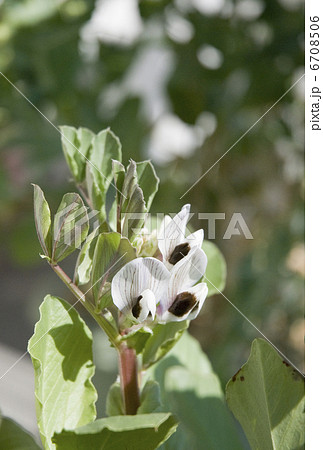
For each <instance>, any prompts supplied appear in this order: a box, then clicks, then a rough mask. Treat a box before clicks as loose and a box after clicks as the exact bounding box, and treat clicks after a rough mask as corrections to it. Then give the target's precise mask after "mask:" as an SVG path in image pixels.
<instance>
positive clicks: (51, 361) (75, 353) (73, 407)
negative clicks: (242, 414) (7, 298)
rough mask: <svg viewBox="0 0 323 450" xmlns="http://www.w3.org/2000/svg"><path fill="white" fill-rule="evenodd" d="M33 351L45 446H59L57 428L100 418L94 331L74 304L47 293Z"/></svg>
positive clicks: (36, 393)
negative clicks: (53, 440)
mask: <svg viewBox="0 0 323 450" xmlns="http://www.w3.org/2000/svg"><path fill="white" fill-rule="evenodd" d="M28 351H29V354H30V356H31V359H32V362H33V366H34V370H35V395H36V411H37V422H38V427H39V431H40V435H41V439H42V442H43V444H44V447H45V449H53V450H54V449H55V446H54V445H53V444H52V442H51V438H52V436H53V434H54V432H57V433H59V432H60V431H61V430H62V429H63V428H68V429H73V428H75V427H79V426H82V425H85V424H87V423H89V422H92V421H93V420H94V419H95V417H96V410H95V401H96V399H97V393H96V390H95V388H94V386H93V384H92V382H91V378H92V376H93V374H94V365H93V362H92V335H91V332H90V330H89V329H88V327H87V326H86V324H85V323H84V321H83V320H82V319H81V318H80V316H79V314H78V313H77V311H76V310H75V309H74V308H72V307H71V306H70V305H69V304H68V303H66V302H65V301H64V300H62V299H59V298H57V297H53V296H50V295H47V296H46V297H45V299H44V301H43V303H42V304H41V306H40V320H39V322H38V323H37V324H36V326H35V332H34V334H33V336H32V337H31V339H30V341H29V343H28Z"/></svg>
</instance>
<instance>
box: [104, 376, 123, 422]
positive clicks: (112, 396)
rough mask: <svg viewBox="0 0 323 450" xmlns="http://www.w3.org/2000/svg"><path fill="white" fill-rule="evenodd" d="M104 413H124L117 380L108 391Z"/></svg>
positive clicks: (116, 414) (109, 414) (119, 414)
mask: <svg viewBox="0 0 323 450" xmlns="http://www.w3.org/2000/svg"><path fill="white" fill-rule="evenodd" d="M106 414H107V415H108V416H109V417H111V416H123V415H124V406H123V400H122V394H121V389H120V383H119V382H118V381H116V382H115V383H113V384H112V385H111V386H110V389H109V391H108V395H107V401H106Z"/></svg>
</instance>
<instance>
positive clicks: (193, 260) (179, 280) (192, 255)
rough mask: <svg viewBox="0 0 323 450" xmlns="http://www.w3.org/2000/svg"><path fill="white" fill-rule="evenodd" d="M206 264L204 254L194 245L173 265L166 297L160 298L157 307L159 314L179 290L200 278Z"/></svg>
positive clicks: (186, 287) (166, 308)
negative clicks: (160, 300) (159, 304)
mask: <svg viewBox="0 0 323 450" xmlns="http://www.w3.org/2000/svg"><path fill="white" fill-rule="evenodd" d="M206 265H207V257H206V254H205V253H204V251H203V250H201V249H200V248H197V247H195V248H194V249H192V250H191V251H190V252H189V254H188V255H187V256H186V257H185V258H183V259H182V260H181V261H179V262H178V263H177V264H176V265H175V266H174V268H173V270H172V271H171V277H170V280H169V284H168V290H167V297H165V298H164V299H163V300H162V303H161V306H160V308H159V312H160V313H161V314H163V313H164V312H165V311H167V310H168V309H169V307H170V306H171V305H172V303H173V301H174V300H175V298H176V296H177V295H178V294H179V293H180V292H184V291H186V290H187V289H189V288H190V287H192V286H193V285H194V284H195V283H197V282H198V281H199V280H200V279H201V278H202V276H203V275H204V273H205V270H206Z"/></svg>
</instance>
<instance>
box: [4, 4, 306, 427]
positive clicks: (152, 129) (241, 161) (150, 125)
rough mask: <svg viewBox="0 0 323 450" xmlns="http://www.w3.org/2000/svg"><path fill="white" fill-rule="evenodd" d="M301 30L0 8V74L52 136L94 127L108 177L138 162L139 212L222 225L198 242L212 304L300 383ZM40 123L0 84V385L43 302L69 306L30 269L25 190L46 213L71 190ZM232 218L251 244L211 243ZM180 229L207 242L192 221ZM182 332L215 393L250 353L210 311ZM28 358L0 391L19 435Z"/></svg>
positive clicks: (268, 20)
mask: <svg viewBox="0 0 323 450" xmlns="http://www.w3.org/2000/svg"><path fill="white" fill-rule="evenodd" d="M303 21H304V5H303V2H302V1H298V0H262V1H260V0H235V1H233V0H173V1H171V0H164V1H158V0H150V1H148V0H142V1H140V2H138V1H137V0H98V1H97V2H94V1H86V0H66V1H64V0H25V1H22V0H21V1H18V0H8V1H1V0H0V70H1V72H2V73H3V74H4V75H5V76H6V77H7V78H8V79H9V80H10V81H11V82H12V83H14V84H15V86H16V87H17V88H18V89H19V90H21V92H22V93H23V94H24V95H25V96H26V97H27V98H28V99H29V100H30V102H32V103H33V104H34V105H35V106H36V107H37V108H38V109H39V111H41V113H43V114H44V116H46V118H48V120H49V121H51V122H52V123H53V124H54V125H55V126H58V125H62V124H67V125H73V126H76V127H78V126H85V127H88V128H90V129H92V130H93V131H95V132H98V131H99V130H101V129H103V128H106V127H108V126H110V127H111V128H112V130H113V131H114V132H115V133H116V134H117V135H118V136H119V137H120V139H121V142H122V145H123V155H124V163H126V162H127V161H128V160H129V159H130V158H133V159H134V160H137V161H138V160H142V159H147V158H151V159H152V161H153V162H154V164H155V166H156V170H157V173H158V175H159V177H160V179H161V188H160V191H159V192H158V194H157V197H156V199H155V202H154V205H153V212H173V213H174V212H177V211H179V209H180V208H181V206H182V205H183V204H184V203H191V204H192V212H194V213H198V212H205V213H224V214H225V219H223V220H217V221H216V237H215V239H214V242H215V243H216V244H217V245H218V246H219V247H220V249H221V250H222V252H223V254H224V256H225V258H226V261H227V265H228V278H227V287H226V289H225V291H224V293H225V296H226V297H227V298H228V299H229V300H230V301H231V302H232V303H234V304H235V305H236V306H237V307H238V308H239V309H240V310H241V311H242V312H243V313H244V314H245V315H246V316H247V317H248V318H249V319H250V321H251V322H253V323H254V324H255V325H256V326H257V327H258V328H259V329H260V330H261V331H262V332H263V333H264V334H265V335H266V336H267V337H268V338H269V339H270V340H272V341H273V343H274V344H275V345H276V346H277V347H278V348H279V349H281V350H282V351H283V352H284V353H285V354H286V355H287V356H288V357H289V358H290V359H291V360H292V361H293V362H294V363H295V364H296V365H297V366H298V367H299V368H300V369H303V368H304V367H303V351H304V317H303V314H304V312H303V309H304V304H303V287H304V280H303V277H304V245H303V232H304V218H303V212H304V204H303V201H304V196H303V180H304V173H303V166H304V161H303V144H304V142H303V139H304V137H303V120H304V112H303V101H304V99H303V88H304V82H303V80H304V79H300V78H301V76H302V74H303V71H304V67H303V64H304V54H303V50H304V48H303V47H304V38H303ZM299 79H300V81H298V82H297V80H299ZM296 82H297V83H296ZM294 83H296V84H295V86H294V87H293V88H292V89H291V90H290V91H289V92H288V93H287V94H286V95H285V96H284V97H283V98H282V99H281V100H280V101H279V102H278V103H277V104H276V105H275V106H274V107H273V108H272V109H271V110H270V111H269V112H268V113H267V114H266V115H265V116H264V117H263V118H262V119H261V120H260V121H259V122H258V123H257V124H256V125H255V126H254V127H253V128H252V129H251V130H250V131H249V132H248V133H247V134H246V135H245V136H244V137H243V138H242V139H241V140H240V141H239V142H238V143H237V144H236V145H235V146H234V147H233V148H232V149H231V150H230V151H229V152H228V153H227V154H226V155H225V156H224V157H223V158H222V159H221V160H220V161H219V162H218V163H217V164H216V165H215V166H214V168H212V170H210V171H209V172H208V174H207V175H206V176H205V177H203V178H202V179H201V180H200V181H199V183H197V184H196V185H195V186H194V187H193V188H192V189H191V190H189V192H188V193H186V195H185V196H184V197H182V196H183V194H184V193H185V192H186V191H187V190H188V189H189V188H190V187H191V186H192V184H193V183H195V181H196V180H198V179H199V177H200V176H201V175H203V173H205V172H206V171H207V170H208V169H209V167H210V166H212V165H213V164H214V163H215V162H216V161H217V160H218V159H219V158H221V157H222V155H223V154H224V153H225V152H226V151H227V150H228V149H229V148H230V147H231V146H232V145H233V144H235V142H236V141H237V140H238V139H239V138H240V137H241V136H242V135H243V134H244V133H245V132H246V131H247V130H248V129H249V128H250V127H251V126H252V125H253V124H255V122H256V121H257V120H258V119H259V118H260V117H261V116H262V115H263V114H264V113H266V111H268V109H269V108H270V107H271V106H272V105H273V104H274V103H275V102H276V101H277V100H278V99H279V98H280V97H281V96H283V94H284V93H285V92H286V91H287V90H288V89H289V88H290V87H291V86H292V85H293V84H294ZM49 121H47V120H46V119H45V118H44V117H42V115H41V114H40V112H38V111H36V110H35V109H34V108H33V107H32V106H31V105H30V104H29V103H28V101H27V100H26V99H25V98H23V96H22V95H21V94H20V93H19V92H17V90H15V88H14V87H13V86H12V85H11V84H10V83H9V82H8V81H7V80H6V79H5V78H3V77H2V76H1V75H0V130H1V134H0V146H1V172H0V211H1V213H0V227H1V233H0V239H1V252H0V266H1V305H0V353H1V355H2V356H1V357H0V369H1V373H0V376H1V375H2V373H4V372H5V371H6V369H7V368H8V367H9V366H10V365H11V364H12V362H14V361H15V360H16V358H17V357H19V356H20V355H21V354H23V353H24V351H25V350H26V347H27V340H28V339H29V337H30V336H31V335H32V333H33V326H34V323H35V322H36V321H37V320H38V307H39V305H40V303H41V302H42V299H43V297H44V296H45V294H47V293H51V294H53V295H58V296H61V297H63V298H66V299H69V298H70V295H69V293H68V292H67V290H66V288H65V287H64V286H63V285H62V284H61V283H60V281H59V280H58V279H56V277H55V275H54V274H53V273H51V271H50V268H49V267H48V266H47V264H46V263H45V262H44V260H41V259H40V258H39V251H40V246H39V244H38V241H37V237H36V233H35V230H34V223H33V208H32V188H31V185H30V183H31V182H35V183H37V184H39V185H40V186H41V187H42V189H43V190H44V191H45V193H46V197H47V199H48V201H49V204H50V205H51V206H52V209H53V210H54V209H56V207H57V206H58V203H59V201H60V198H61V196H62V195H63V194H64V193H65V192H68V191H70V190H73V189H74V186H73V184H72V183H71V181H70V179H69V173H68V170H67V167H66V165H65V161H64V159H63V154H62V151H61V145H60V135H59V133H58V131H57V130H56V129H55V128H54V127H53V126H52V125H51V124H50V123H49ZM181 197H182V198H181ZM235 212H238V213H241V214H242V216H243V218H244V220H245V222H246V224H247V226H248V228H249V229H250V231H251V233H252V235H253V238H254V239H252V240H248V239H246V238H245V237H244V235H243V234H241V235H234V236H233V237H232V238H231V239H229V240H227V239H223V236H224V234H225V231H226V229H227V227H228V224H229V222H230V219H231V217H232V214H233V213H235ZM191 224H192V226H194V227H195V228H201V227H203V228H205V231H207V229H206V226H207V221H205V220H198V219H197V214H195V216H194V217H193V219H192V221H191ZM73 263H74V257H73V256H72V257H71V258H69V259H68V260H67V261H66V263H65V267H66V270H67V271H71V269H72V267H73ZM80 312H81V314H82V316H83V317H84V318H85V319H86V320H87V321H88V322H89V323H90V325H91V328H92V330H94V333H95V337H96V339H95V341H96V344H95V355H96V361H95V362H96V364H97V366H98V370H97V375H96V377H95V379H94V382H95V384H96V385H97V387H98V389H99V391H101V392H103V393H104V392H106V391H107V389H108V387H109V384H110V383H111V382H112V381H113V379H114V377H115V370H116V369H115V360H114V358H113V355H111V353H110V351H109V348H108V346H107V345H106V344H105V342H104V336H103V334H101V332H100V331H99V330H95V326H94V324H93V323H92V322H91V320H90V318H89V317H88V316H87V314H86V312H85V311H82V310H80ZM190 331H191V333H192V334H193V335H194V336H196V337H197V338H198V339H199V341H200V342H201V344H202V347H203V349H204V350H205V351H206V352H207V353H208V355H209V357H210V359H211V361H212V364H213V367H214V370H215V371H216V372H217V373H218V374H219V376H220V378H221V381H222V384H223V385H225V383H226V382H227V380H228V379H229V378H230V376H232V374H233V373H234V372H236V371H237V369H238V368H239V367H240V365H241V364H242V363H244V362H245V360H246V359H247V357H248V354H249V351H250V344H251V342H252V340H253V339H254V338H255V337H259V334H258V333H257V331H256V330H255V329H254V328H253V327H252V326H251V325H250V324H249V323H248V322H247V321H246V320H245V319H244V318H243V317H242V316H241V315H240V314H239V313H238V312H237V311H236V310H235V309H234V308H233V307H232V306H231V305H230V303H229V302H228V301H227V300H226V299H225V298H224V297H223V296H221V295H217V296H214V297H212V298H210V299H209V300H208V301H207V302H206V304H205V306H204V308H203V310H202V313H201V314H200V316H199V317H198V319H196V320H195V321H194V322H192V324H191V326H190ZM28 358H29V357H28V356H26V357H25V358H24V359H23V360H22V361H21V362H20V363H19V364H17V365H16V366H15V368H14V369H13V370H12V371H11V372H10V374H7V375H6V376H5V377H4V378H3V379H2V380H0V393H1V395H0V408H2V409H3V411H4V412H6V413H7V414H11V415H12V416H13V417H15V418H16V419H17V420H18V421H20V423H22V424H23V425H25V426H26V427H27V428H29V429H31V430H34V429H35V425H34V424H35V419H34V417H33V415H31V416H30V415H29V416H28V415H27V416H28V417H26V411H29V409H28V408H29V407H30V404H32V402H33V392H32V389H31V388H30V383H32V370H30V366H29V364H30V363H29V360H28ZM19 399H20V400H19ZM22 399H23V400H22ZM17 405H20V406H17ZM99 410H100V411H101V412H100V414H101V415H102V414H103V410H104V406H103V405H99Z"/></svg>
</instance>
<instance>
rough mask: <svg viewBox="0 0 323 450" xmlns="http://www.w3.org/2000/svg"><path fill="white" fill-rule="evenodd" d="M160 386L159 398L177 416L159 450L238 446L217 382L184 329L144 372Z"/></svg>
mask: <svg viewBox="0 0 323 450" xmlns="http://www.w3.org/2000/svg"><path fill="white" fill-rule="evenodd" d="M147 377H148V378H149V379H154V380H156V381H157V382H158V383H159V386H160V387H161V401H162V404H163V405H165V408H167V410H171V411H173V412H174V413H175V414H176V416H177V417H178V418H179V422H180V426H179V427H178V430H177V432H176V434H175V435H174V436H173V437H171V439H170V440H169V441H167V442H166V443H165V444H164V446H163V449H167V450H177V449H179V448H180V449H182V448H183V449H186V448H190V449H192V450H199V449H201V448H203V449H204V448H205V449H219V450H226V449H228V450H229V449H230V450H235V449H239V450H240V449H242V448H244V447H243V444H242V442H241V438H240V436H239V434H238V430H237V429H236V426H235V423H234V420H233V417H232V416H231V414H230V411H229V410H228V408H227V406H226V404H225V399H224V394H223V391H222V389H221V383H220V380H219V378H218V376H217V375H216V374H215V373H214V372H213V369H212V366H211V363H210V361H209V360H208V358H207V356H206V355H205V354H204V353H203V351H202V349H201V347H200V345H199V343H198V342H197V341H196V339H194V338H193V337H192V336H190V335H189V334H188V333H187V332H185V333H184V335H183V337H182V338H181V339H180V340H179V341H178V342H177V344H176V345H175V346H174V347H173V348H172V349H171V350H170V352H169V353H168V355H167V356H166V357H165V358H163V359H162V360H160V361H159V362H158V363H157V364H155V365H154V366H152V367H151V368H150V369H149V370H148V373H147Z"/></svg>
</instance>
